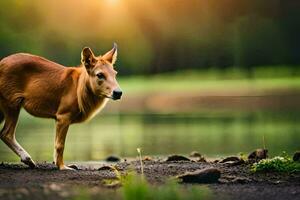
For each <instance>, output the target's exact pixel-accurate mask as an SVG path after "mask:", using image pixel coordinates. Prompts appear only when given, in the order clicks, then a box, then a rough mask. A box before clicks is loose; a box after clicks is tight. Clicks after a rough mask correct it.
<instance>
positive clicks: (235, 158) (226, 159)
mask: <svg viewBox="0 0 300 200" xmlns="http://www.w3.org/2000/svg"><path fill="white" fill-rule="evenodd" d="M240 160H241V159H240V158H238V157H236V156H229V157H226V158H224V159H223V160H220V161H219V163H226V162H229V161H232V162H237V161H240Z"/></svg>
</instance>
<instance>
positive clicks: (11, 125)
mask: <svg viewBox="0 0 300 200" xmlns="http://www.w3.org/2000/svg"><path fill="white" fill-rule="evenodd" d="M20 109H21V107H19V108H17V109H16V108H13V109H12V108H5V109H3V108H2V112H3V114H4V117H5V123H4V126H3V128H2V130H1V132H0V138H1V140H2V141H3V142H4V143H5V144H6V145H7V146H8V147H9V148H10V149H11V150H13V151H14V152H15V153H16V154H17V155H18V156H19V157H20V158H21V161H22V162H23V163H25V164H26V165H28V166H29V167H31V168H34V167H35V163H34V161H33V160H32V159H31V157H30V155H29V154H28V153H27V152H26V151H25V149H24V148H23V147H22V146H21V145H20V144H19V143H18V142H17V140H16V137H15V132H16V127H17V123H18V118H19V114H20Z"/></svg>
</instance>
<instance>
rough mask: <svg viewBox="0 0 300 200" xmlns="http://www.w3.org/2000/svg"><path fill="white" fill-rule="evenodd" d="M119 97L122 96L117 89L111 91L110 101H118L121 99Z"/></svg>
mask: <svg viewBox="0 0 300 200" xmlns="http://www.w3.org/2000/svg"><path fill="white" fill-rule="evenodd" d="M121 96H122V90H119V89H117V90H114V91H113V95H112V99H113V100H118V99H121Z"/></svg>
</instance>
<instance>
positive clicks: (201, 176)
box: [177, 168, 221, 183]
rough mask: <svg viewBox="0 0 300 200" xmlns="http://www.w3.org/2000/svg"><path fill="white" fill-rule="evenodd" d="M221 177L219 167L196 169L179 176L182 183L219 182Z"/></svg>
mask: <svg viewBox="0 0 300 200" xmlns="http://www.w3.org/2000/svg"><path fill="white" fill-rule="evenodd" d="M220 177H221V171H220V170H219V169H217V168H208V169H202V170H196V171H194V172H186V173H185V174H182V175H179V176H177V178H178V179H180V180H181V181H182V183H218V180H219V178H220Z"/></svg>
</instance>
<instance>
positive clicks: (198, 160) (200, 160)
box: [196, 156, 207, 162]
mask: <svg viewBox="0 0 300 200" xmlns="http://www.w3.org/2000/svg"><path fill="white" fill-rule="evenodd" d="M196 162H207V161H206V159H205V158H204V157H203V156H201V157H198V158H197V159H196Z"/></svg>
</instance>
